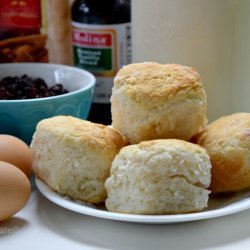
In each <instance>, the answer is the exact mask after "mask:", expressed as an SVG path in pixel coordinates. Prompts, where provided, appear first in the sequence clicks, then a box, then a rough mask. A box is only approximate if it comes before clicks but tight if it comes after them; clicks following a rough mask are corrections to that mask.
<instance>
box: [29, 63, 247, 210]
mask: <svg viewBox="0 0 250 250" xmlns="http://www.w3.org/2000/svg"><path fill="white" fill-rule="evenodd" d="M111 112H112V126H104V125H100V124H94V123H91V122H88V121H83V120H80V119H77V118H73V117H69V116H58V117H53V118H49V119H45V120H43V121H41V122H40V123H39V124H38V126H37V129H36V132H35V134H34V136H33V141H32V144H31V150H32V152H33V156H34V161H33V168H34V171H35V173H36V175H37V176H38V177H39V178H41V179H43V180H44V181H45V182H46V183H47V184H48V185H49V186H50V187H51V188H52V189H53V190H55V191H57V192H58V193H60V194H62V195H66V196H69V197H71V198H73V199H77V200H81V201H84V202H90V203H95V204H96V203H101V202H105V205H106V208H107V209H108V210H109V211H113V212H119V213H130V214H178V213H189V212H196V211H200V210H202V209H204V208H205V207H207V204H208V199H209V193H210V191H209V189H210V188H211V189H212V191H213V192H215V193H216V192H231V191H240V190H243V189H245V188H248V187H249V186H250V181H249V176H250V170H249V167H248V166H249V165H247V164H248V163H249V159H248V155H249V153H248V149H249V150H250V136H249V134H250V132H249V131H248V130H247V127H248V124H249V125H250V118H249V115H248V114H241V115H239V116H237V115H236V117H233V118H229V119H227V120H225V121H219V122H218V123H215V125H213V124H211V125H208V126H207V118H206V95H205V91H204V89H203V86H202V82H201V78H200V76H199V74H198V72H197V71H196V70H195V69H194V68H191V67H187V66H182V65H178V64H165V65H162V64H158V63H154V62H146V63H136V64H130V65H127V66H124V67H123V68H122V69H121V70H120V71H119V72H118V74H117V76H116V77H115V80H114V86H113V89H112V96H111ZM237 119H242V123H241V124H240V125H239V124H237V122H235V121H236V120H237ZM248 120H249V123H248ZM228 122H229V124H230V125H227V127H225V126H224V125H226V124H228ZM230 122H231V123H230ZM223 126H224V128H222V127H223ZM237 126H241V127H242V130H241V132H240V133H237V131H238V130H237V128H236V127H237ZM219 131H220V132H219ZM231 134H233V135H235V137H234V138H233V139H232V142H231V143H229V144H227V143H228V138H230V136H231ZM194 138H195V140H194ZM191 140H192V142H195V144H194V143H191V142H189V141H191ZM248 142H249V143H248ZM127 144H130V145H127ZM198 144H200V145H198ZM225 145H226V146H225ZM232 145H233V146H232ZM224 146H225V147H224ZM221 148H224V149H225V151H221V152H220V150H221ZM238 149H240V150H238ZM218 152H220V153H218ZM224 153H225V154H224ZM229 155H230V156H229ZM210 158H211V161H210ZM211 162H212V166H213V168H212V176H211ZM228 166H229V167H228ZM227 167H228V168H229V169H230V171H231V170H232V171H233V175H234V176H233V177H232V178H231V179H230V178H229V179H228V180H230V181H229V183H226V181H225V180H226V178H228V175H229V174H228V173H227V174H226V173H225V172H226V171H227ZM223 178H224V181H222V179H223ZM211 179H212V182H211ZM211 183H212V184H211Z"/></svg>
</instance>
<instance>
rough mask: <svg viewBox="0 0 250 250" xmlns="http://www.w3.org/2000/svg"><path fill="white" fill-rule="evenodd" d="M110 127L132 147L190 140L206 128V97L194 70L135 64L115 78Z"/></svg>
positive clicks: (147, 63)
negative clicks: (158, 140) (135, 144)
mask: <svg viewBox="0 0 250 250" xmlns="http://www.w3.org/2000/svg"><path fill="white" fill-rule="evenodd" d="M111 112H112V126H113V127H114V128H115V129H117V130H119V131H120V132H121V133H122V134H124V135H125V136H126V137H127V138H128V140H129V141H130V143H131V144H134V143H139V142H141V141H145V140H153V139H168V138H170V139H171V138H176V139H182V140H189V139H190V138H191V137H192V136H194V135H195V134H197V133H198V132H200V131H201V130H202V129H203V128H204V126H205V125H206V122H207V119H206V95H205V91H204V89H203V87H202V83H201V78H200V76H199V74H198V73H197V71H196V70H195V69H194V68H190V67H186V66H182V65H178V64H165V65H162V64H158V63H154V62H145V63H135V64H130V65H127V66H125V67H123V68H122V69H121V70H120V71H119V72H118V73H117V76H116V77H115V80H114V86H113V89H112V96H111Z"/></svg>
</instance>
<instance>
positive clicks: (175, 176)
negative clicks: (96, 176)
mask: <svg viewBox="0 0 250 250" xmlns="http://www.w3.org/2000/svg"><path fill="white" fill-rule="evenodd" d="M210 181H211V164H210V160H209V156H208V155H207V153H206V151H205V149H203V148H202V147H200V146H198V145H195V144H192V143H189V142H186V141H181V140H177V139H162V140H152V141H145V142H141V143H140V144H137V145H129V146H126V147H124V148H122V149H121V151H120V152H119V154H118V155H117V156H116V157H115V159H114V161H113V163H112V167H111V172H110V177H109V178H108V179H107V180H106V182H105V188H106V190H107V194H108V198H107V199H106V202H105V204H106V207H107V209H108V210H109V211H113V212H119V213H129V214H177V213H188V212H194V211H200V210H202V209H203V208H205V207H206V206H207V202H208V196H209V191H208V190H207V187H208V186H209V185H210Z"/></svg>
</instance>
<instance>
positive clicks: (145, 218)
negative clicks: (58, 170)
mask: <svg viewBox="0 0 250 250" xmlns="http://www.w3.org/2000/svg"><path fill="white" fill-rule="evenodd" d="M35 183H36V187H37V189H38V190H39V192H40V193H41V194H42V195H43V196H45V197H46V198H47V199H48V200H50V201H51V202H53V203H55V204H57V205H59V206H61V207H63V208H66V209H68V210H70V211H74V212H77V213H80V214H85V215H88V216H92V217H97V218H102V219H109V220H116V221H124V222H134V223H146V224H170V223H182V222H192V221H198V220H206V219H212V218H217V217H222V216H226V215H230V214H235V213H238V212H241V211H244V210H247V209H249V208H250V196H247V197H246V198H245V199H244V200H242V201H238V202H236V203H233V204H230V205H229V206H227V207H221V208H218V209H214V210H210V211H201V212H195V213H188V214H174V215H136V214H123V213H115V212H110V211H105V210H99V209H96V208H94V207H93V208H92V207H87V206H84V205H83V204H80V203H78V202H77V201H74V200H70V199H67V198H66V197H63V196H62V195H60V194H58V193H56V192H55V191H53V190H52V189H51V188H50V187H49V186H48V185H47V184H46V183H45V182H44V181H43V180H41V179H39V178H38V177H35Z"/></svg>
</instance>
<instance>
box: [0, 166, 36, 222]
mask: <svg viewBox="0 0 250 250" xmlns="http://www.w3.org/2000/svg"><path fill="white" fill-rule="evenodd" d="M30 192H31V187H30V182H29V179H28V178H27V176H26V175H25V174H24V173H23V172H22V171H21V170H20V169H18V168H17V167H15V166H13V165H11V164H9V163H7V162H2V161H0V221H3V220H6V219H8V218H10V217H11V216H12V215H14V214H15V213H17V212H18V211H19V210H21V209H22V208H23V207H24V206H25V204H26V203H27V201H28V199H29V196H30Z"/></svg>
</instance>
